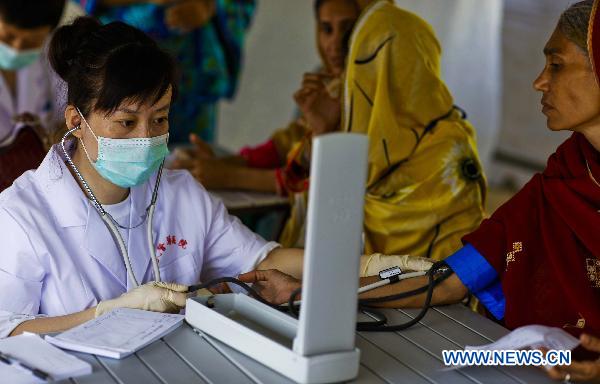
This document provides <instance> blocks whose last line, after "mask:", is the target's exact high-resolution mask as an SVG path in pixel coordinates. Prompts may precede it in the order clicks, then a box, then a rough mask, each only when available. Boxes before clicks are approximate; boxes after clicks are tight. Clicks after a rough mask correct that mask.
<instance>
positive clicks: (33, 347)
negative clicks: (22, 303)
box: [0, 333, 92, 384]
mask: <svg viewBox="0 0 600 384" xmlns="http://www.w3.org/2000/svg"><path fill="white" fill-rule="evenodd" d="M0 351H2V352H3V353H5V354H8V355H10V356H11V357H13V358H15V359H16V360H18V361H21V362H23V363H26V364H28V365H30V366H31V367H33V368H37V369H40V370H42V371H44V372H46V373H49V374H50V375H51V376H52V378H53V379H54V380H62V379H67V378H69V377H76V376H81V375H87V374H90V373H92V366H91V365H90V364H88V363H87V362H85V361H82V360H80V359H78V358H76V357H75V356H72V355H69V354H68V353H65V352H63V351H61V350H60V349H58V348H56V347H54V346H52V345H50V344H48V343H47V342H46V341H44V339H42V338H41V337H40V336H38V335H35V334H33V333H24V334H22V335H19V336H14V337H8V338H6V339H4V340H0ZM0 382H2V383H11V384H21V383H43V382H44V381H43V380H41V379H38V378H37V377H35V376H34V375H33V374H32V373H31V372H29V371H27V370H25V369H23V368H20V367H18V366H17V365H16V364H10V365H9V364H5V363H0Z"/></svg>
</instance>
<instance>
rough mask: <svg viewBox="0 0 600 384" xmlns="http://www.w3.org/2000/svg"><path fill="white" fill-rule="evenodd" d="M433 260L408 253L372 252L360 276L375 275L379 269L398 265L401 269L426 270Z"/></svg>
mask: <svg viewBox="0 0 600 384" xmlns="http://www.w3.org/2000/svg"><path fill="white" fill-rule="evenodd" d="M434 262H435V261H434V260H432V259H428V258H426V257H418V256H409V255H382V254H381V253H374V254H372V255H371V256H369V258H368V259H367V261H366V262H365V264H364V265H363V266H362V268H361V272H360V277H366V276H375V275H378V274H379V272H380V271H383V270H384V269H388V268H392V267H400V269H401V270H402V271H406V270H410V271H428V270H429V269H430V268H431V266H432V265H433V263H434Z"/></svg>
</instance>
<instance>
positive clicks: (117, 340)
mask: <svg viewBox="0 0 600 384" xmlns="http://www.w3.org/2000/svg"><path fill="white" fill-rule="evenodd" d="M183 319H184V316H183V315H175V314H170V313H159V312H149V311H142V310H139V309H131V308H117V309H115V310H113V311H110V312H108V313H105V314H103V315H102V316H99V317H97V318H95V319H93V320H90V321H88V322H86V323H83V324H81V325H79V326H77V327H75V328H72V329H70V330H68V331H66V332H63V333H61V334H59V335H56V336H46V340H47V341H48V342H50V343H52V344H54V345H56V346H57V347H60V348H63V349H68V350H72V351H78V352H84V353H91V354H94V355H99V356H106V357H111V358H113V359H121V358H123V357H126V356H129V355H131V354H132V353H134V352H136V351H138V350H140V349H142V348H143V347H145V346H147V345H148V344H151V343H153V342H154V341H156V340H158V339H160V338H161V337H163V336H165V335H167V334H169V333H170V332H172V331H174V330H175V329H176V328H177V327H179V326H180V325H181V324H182V322H183Z"/></svg>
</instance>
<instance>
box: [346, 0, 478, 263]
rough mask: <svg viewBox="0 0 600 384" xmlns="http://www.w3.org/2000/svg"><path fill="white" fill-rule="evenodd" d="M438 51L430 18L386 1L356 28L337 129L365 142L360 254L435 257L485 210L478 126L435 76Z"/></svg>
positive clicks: (366, 13)
mask: <svg viewBox="0 0 600 384" xmlns="http://www.w3.org/2000/svg"><path fill="white" fill-rule="evenodd" d="M440 50H441V49H440V45H439V43H438V41H437V39H436V37H435V34H434V32H433V29H432V28H431V26H430V25H429V24H427V23H426V22H425V21H424V20H422V19H421V18H419V17H418V16H416V15H414V14H412V13H410V12H407V11H404V10H401V9H400V8H398V7H396V6H394V5H393V4H391V3H390V2H387V1H383V0H382V1H377V2H373V3H372V4H371V5H369V6H368V7H367V8H366V9H365V10H364V11H363V13H362V14H361V16H360V18H359V20H358V22H357V24H356V26H355V28H354V31H353V33H352V37H351V40H350V53H349V56H348V61H347V69H346V75H345V86H344V98H343V99H344V112H343V116H342V129H343V130H345V131H347V132H358V133H364V134H366V135H368V136H369V141H370V148H369V164H368V181H367V193H366V198H365V223H364V231H365V254H370V253H373V252H380V253H385V254H410V255H412V256H426V257H432V258H434V259H441V258H444V257H446V256H448V255H450V254H452V253H453V252H454V251H455V250H457V249H459V248H460V247H461V241H460V238H461V237H462V236H463V235H465V234H467V233H469V232H471V231H472V230H474V229H476V228H477V227H478V225H479V223H480V222H481V220H482V219H483V217H484V209H483V200H484V198H485V188H486V187H485V179H484V177H483V174H482V171H481V165H480V162H479V159H478V155H477V150H476V145H475V133H474V129H473V127H472V126H471V125H470V124H469V123H468V122H467V121H466V120H464V116H462V114H461V111H459V110H458V109H456V108H455V107H453V99H452V96H451V94H450V93H449V91H448V89H447V88H446V86H445V84H444V82H443V81H442V80H441V77H440V55H441V52H440ZM465 75H466V74H465Z"/></svg>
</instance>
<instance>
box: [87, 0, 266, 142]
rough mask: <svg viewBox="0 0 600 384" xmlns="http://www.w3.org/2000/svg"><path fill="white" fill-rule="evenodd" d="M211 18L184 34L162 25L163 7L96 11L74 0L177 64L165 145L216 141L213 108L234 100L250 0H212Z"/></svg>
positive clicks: (93, 4) (91, 2)
mask: <svg viewBox="0 0 600 384" xmlns="http://www.w3.org/2000/svg"><path fill="white" fill-rule="evenodd" d="M215 1H216V14H215V16H214V17H213V18H212V20H211V21H210V22H209V23H207V24H206V25H204V26H203V27H200V28H197V29H195V30H193V31H191V32H188V33H182V32H179V31H176V30H171V29H169V28H168V27H167V25H166V24H165V22H164V19H165V10H166V9H167V8H166V6H159V5H154V4H135V5H128V6H119V7H102V6H101V5H100V4H98V0H76V2H78V3H79V4H80V5H81V6H82V7H83V8H84V9H85V10H86V11H87V13H89V14H91V15H93V16H96V17H98V18H99V19H100V20H101V21H102V22H103V23H109V22H111V21H123V22H125V23H127V24H129V25H132V26H134V27H136V28H139V29H141V30H142V31H144V32H146V33H147V34H148V35H150V36H152V37H153V38H154V39H156V40H157V41H158V43H159V44H160V45H161V47H163V48H164V49H166V50H168V51H169V52H170V53H171V54H172V55H173V56H174V57H175V58H176V60H177V63H178V65H179V71H180V76H181V81H180V84H179V96H178V98H177V100H176V102H175V104H173V106H172V108H171V115H170V127H171V129H170V140H169V141H170V142H171V143H184V142H187V141H188V135H189V134H190V133H192V132H195V133H197V134H199V135H200V137H201V138H202V139H204V140H205V141H207V142H214V140H215V139H216V137H215V136H216V114H217V102H218V100H219V99H221V98H228V99H229V98H232V97H233V96H234V94H235V91H236V87H237V81H238V77H239V72H240V67H241V64H242V44H243V42H244V37H245V34H246V31H247V30H248V28H249V26H250V22H251V20H252V15H253V13H254V10H255V6H256V4H255V1H254V0H215Z"/></svg>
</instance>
